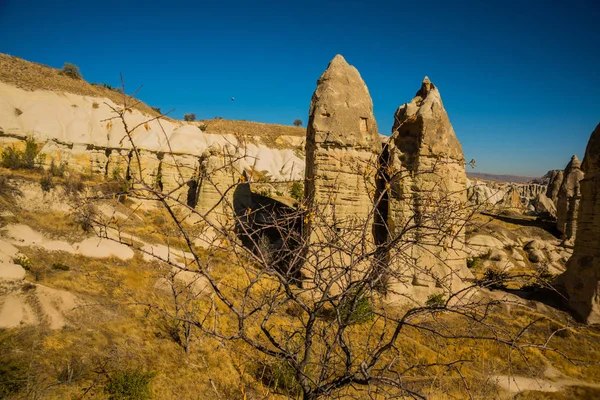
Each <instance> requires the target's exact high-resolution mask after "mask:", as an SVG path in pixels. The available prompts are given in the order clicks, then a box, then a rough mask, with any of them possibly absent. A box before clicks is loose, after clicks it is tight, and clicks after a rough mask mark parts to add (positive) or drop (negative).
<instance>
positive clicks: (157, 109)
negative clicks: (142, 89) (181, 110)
mask: <svg viewBox="0 0 600 400" xmlns="http://www.w3.org/2000/svg"><path fill="white" fill-rule="evenodd" d="M150 108H151V109H153V110H154V111H156V112H157V113H159V114H162V111H160V107H150Z"/></svg>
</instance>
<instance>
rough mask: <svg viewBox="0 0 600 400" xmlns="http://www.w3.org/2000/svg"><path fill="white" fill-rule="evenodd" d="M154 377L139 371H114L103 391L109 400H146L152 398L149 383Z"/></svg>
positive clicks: (150, 373)
mask: <svg viewBox="0 0 600 400" xmlns="http://www.w3.org/2000/svg"><path fill="white" fill-rule="evenodd" d="M155 375H156V374H155V373H154V372H148V371H142V370H139V369H131V370H123V371H115V372H113V373H111V374H110V375H109V377H108V382H107V384H106V387H105V388H104V391H105V393H106V394H108V398H109V400H147V399H150V398H152V393H151V390H150V382H151V381H152V379H153V378H154V376H155Z"/></svg>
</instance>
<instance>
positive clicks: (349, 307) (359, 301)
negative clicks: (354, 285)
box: [339, 289, 374, 324]
mask: <svg viewBox="0 0 600 400" xmlns="http://www.w3.org/2000/svg"><path fill="white" fill-rule="evenodd" d="M339 314H340V317H341V319H342V321H344V322H347V323H348V324H362V323H365V322H369V321H371V320H373V316H374V313H373V305H372V304H371V298H370V297H369V295H368V293H366V292H365V291H364V290H360V289H349V290H348V291H347V292H346V293H345V294H344V296H343V297H342V300H341V301H340V304H339Z"/></svg>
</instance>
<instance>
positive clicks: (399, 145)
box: [384, 77, 471, 298]
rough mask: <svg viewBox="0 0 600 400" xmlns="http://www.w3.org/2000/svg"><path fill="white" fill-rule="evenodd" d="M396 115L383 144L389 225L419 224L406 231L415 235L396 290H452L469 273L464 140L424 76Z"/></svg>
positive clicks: (421, 292)
mask: <svg viewBox="0 0 600 400" xmlns="http://www.w3.org/2000/svg"><path fill="white" fill-rule="evenodd" d="M394 121H395V122H394V126H393V128H392V136H391V138H390V141H389V145H388V146H386V147H387V148H385V149H384V153H385V152H386V151H387V152H388V153H389V155H388V163H389V166H390V167H391V168H390V169H391V170H392V171H393V172H394V176H393V178H392V179H391V193H390V196H389V217H388V221H390V223H389V230H390V232H391V233H392V235H394V234H395V233H397V232H398V230H399V229H402V227H403V225H404V224H406V223H407V222H409V221H411V220H412V221H413V222H412V223H414V224H417V225H418V228H417V229H416V230H414V231H412V232H411V233H410V234H409V235H414V237H415V238H418V239H416V240H417V244H416V245H414V246H412V247H411V249H410V254H409V256H410V257H411V258H412V260H413V262H412V263H411V264H412V265H410V266H409V270H408V271H406V275H407V282H404V283H400V284H399V285H397V286H396V287H395V290H396V291H398V292H406V291H407V290H408V291H409V292H410V291H412V294H413V295H415V296H416V297H421V298H422V297H423V295H427V294H431V293H434V292H436V291H440V288H444V290H446V291H448V290H456V289H457V288H458V287H461V286H462V285H463V279H464V278H465V277H469V276H471V274H470V272H469V270H468V269H467V268H466V259H465V254H464V252H463V244H464V230H463V229H462V228H461V227H462V226H463V223H464V220H463V219H462V217H463V215H462V211H461V210H462V207H464V204H465V203H466V200H467V177H466V173H465V163H464V154H463V151H462V146H461V144H460V142H459V141H458V139H457V137H456V134H455V133H454V129H453V128H452V125H451V124H450V120H449V118H448V114H447V113H446V110H445V109H444V105H443V103H442V99H441V96H440V93H439V91H438V89H437V88H436V87H435V85H434V84H433V83H431V81H430V80H429V79H428V78H427V77H425V79H424V80H423V83H422V84H421V89H420V90H419V91H418V92H417V93H416V95H415V97H414V98H413V99H412V101H411V102H410V103H407V104H404V105H402V106H400V107H399V108H398V110H397V111H396V114H395V116H394ZM449 232H452V233H451V234H449ZM400 264H402V262H401V263H400ZM398 267H400V268H401V267H402V265H398ZM402 285H404V287H402ZM411 286H412V287H411ZM418 287H420V289H416V288H418ZM415 289H416V290H415Z"/></svg>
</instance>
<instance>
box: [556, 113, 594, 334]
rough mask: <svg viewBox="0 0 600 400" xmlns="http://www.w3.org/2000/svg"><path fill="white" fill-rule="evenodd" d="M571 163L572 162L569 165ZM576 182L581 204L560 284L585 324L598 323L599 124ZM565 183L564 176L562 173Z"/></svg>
mask: <svg viewBox="0 0 600 400" xmlns="http://www.w3.org/2000/svg"><path fill="white" fill-rule="evenodd" d="M570 164H572V163H570ZM582 169H583V171H584V172H585V177H584V178H583V179H582V180H581V181H580V182H579V185H580V191H581V201H580V204H579V215H578V219H577V236H576V237H575V249H574V251H573V256H572V257H571V259H570V260H569V262H568V263H567V271H566V272H565V274H564V275H563V276H562V283H563V285H564V288H565V291H566V293H567V295H568V297H569V304H570V306H571V308H572V309H573V310H574V311H575V312H576V313H577V314H578V315H579V316H580V317H581V318H582V319H583V320H585V321H586V322H587V323H590V324H598V323H600V124H598V126H596V129H595V130H594V132H593V133H592V136H591V137H590V140H589V142H588V145H587V149H586V151H585V158H584V159H583V166H582ZM565 180H567V174H565Z"/></svg>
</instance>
